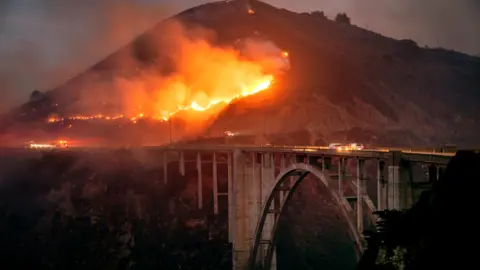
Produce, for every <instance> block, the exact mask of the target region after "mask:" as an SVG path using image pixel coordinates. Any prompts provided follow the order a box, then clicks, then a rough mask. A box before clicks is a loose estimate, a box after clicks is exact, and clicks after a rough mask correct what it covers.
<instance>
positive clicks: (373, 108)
mask: <svg viewBox="0 0 480 270" xmlns="http://www.w3.org/2000/svg"><path fill="white" fill-rule="evenodd" d="M245 2H246V1H241V0H237V1H223V2H218V3H210V4H205V5H202V6H199V7H195V8H192V9H189V10H186V11H184V12H182V13H180V14H178V15H177V16H175V17H174V18H171V19H169V20H173V19H175V20H179V21H181V22H182V24H183V25H185V27H191V26H196V27H198V26H202V27H204V28H207V29H210V30H212V31H213V32H214V33H215V35H216V39H215V42H216V43H217V44H220V45H226V44H234V43H235V42H236V41H237V40H239V39H242V38H245V37H250V36H261V37H262V38H264V39H268V40H270V41H272V42H273V43H274V44H276V45H277V46H278V47H279V48H282V49H283V50H286V51H288V52H289V58H290V59H289V61H290V65H291V68H290V70H289V71H288V72H286V73H285V74H283V75H282V76H278V77H276V78H275V83H274V85H273V86H272V87H271V88H270V89H269V91H265V92H264V93H259V94H258V95H254V96H251V97H248V98H245V99H241V100H239V101H238V102H235V103H233V104H231V105H230V106H228V107H227V108H225V109H224V110H223V111H222V112H221V113H220V114H219V115H218V117H214V118H211V119H210V122H209V123H210V124H209V125H210V126H209V128H208V129H207V133H206V135H209V134H221V133H222V132H223V131H225V130H233V131H238V132H244V131H248V133H251V134H260V133H264V132H267V133H270V134H283V133H291V132H297V131H304V132H305V131H308V133H309V134H310V137H309V140H310V142H311V143H314V142H316V141H318V140H319V139H321V140H323V141H333V140H335V141H342V140H358V141H362V142H364V143H367V144H376V145H386V144H388V145H420V144H421V145H427V144H428V145H435V144H440V143H457V144H459V145H461V146H478V145H476V144H475V143H476V140H477V138H478V136H479V135H480V126H479V123H478V120H477V115H479V113H480V107H479V106H478V104H480V58H478V57H473V56H468V55H465V54H461V53H457V52H453V51H447V50H443V49H430V48H421V47H418V46H417V45H416V43H415V42H414V41H411V40H394V39H391V38H387V37H384V36H381V35H379V34H376V33H373V32H371V31H367V30H365V29H362V28H359V27H356V26H354V25H350V24H347V23H342V22H336V21H333V20H329V19H327V18H325V17H323V16H322V15H321V14H319V13H301V14H299V13H294V12H291V11H288V10H285V9H279V8H276V7H273V6H270V5H268V4H265V3H263V2H260V1H252V2H253V7H252V8H253V10H254V11H255V14H254V15H249V14H248V12H247V8H246V6H245ZM167 21H168V20H167ZM353 23H354V22H353ZM166 24H167V23H166V22H160V23H159V24H158V25H156V26H154V27H153V28H152V29H151V30H149V31H147V32H146V33H144V34H143V35H142V36H140V37H138V38H137V39H136V40H134V41H133V42H132V43H131V44H130V45H128V46H126V47H124V48H122V49H120V50H119V51H117V52H115V53H114V54H112V55H110V56H108V57H107V58H106V59H105V60H103V61H101V62H99V63H98V64H96V65H94V66H93V67H91V68H90V69H89V70H87V71H85V72H84V73H82V74H80V75H78V76H77V77H75V78H73V79H72V80H70V81H68V82H66V83H65V84H63V85H61V86H60V87H58V88H57V89H54V90H52V91H50V92H49V93H47V94H46V96H48V97H49V98H48V99H47V100H49V102H50V103H49V105H45V102H44V100H46V99H42V101H41V102H40V103H42V104H43V105H38V104H39V102H30V103H28V104H26V105H24V106H22V108H19V109H18V110H15V111H14V112H13V113H12V114H11V115H10V116H9V118H10V119H12V118H13V119H15V120H14V121H13V122H18V121H17V118H18V116H19V115H22V117H24V118H25V115H29V116H28V119H29V121H30V120H31V119H32V117H33V118H35V117H36V116H38V119H43V118H45V117H47V116H48V115H49V114H50V113H51V112H52V108H53V107H55V111H56V112H64V111H67V110H74V109H75V108H76V110H79V111H81V110H85V108H84V107H78V108H77V106H76V104H77V103H78V100H79V99H82V97H84V96H85V94H84V93H85V91H87V90H86V89H88V88H89V87H90V86H91V85H93V84H99V83H101V84H104V85H108V87H107V88H109V89H112V91H114V89H115V87H116V82H115V81H114V80H113V79H112V78H113V77H125V78H133V77H135V76H141V74H142V72H143V71H144V70H151V69H152V67H153V68H155V70H157V71H158V72H163V73H168V72H171V71H172V70H174V69H175V64H174V63H173V61H172V57H174V56H173V54H172V53H171V52H170V51H169V50H168V49H164V48H163V50H160V49H159V48H158V47H155V46H153V45H152V44H151V43H150V42H149V40H150V39H151V38H152V36H155V37H158V36H159V35H160V36H161V38H162V39H165V40H168V38H169V32H168V29H166V26H165V25H166ZM170 34H171V33H170ZM132 55H133V56H134V58H135V63H136V64H135V65H132V62H131V61H124V59H125V58H127V57H130V56H132ZM114 96H115V94H114V93H113V92H106V93H102V94H100V93H95V95H94V96H93V98H92V96H91V95H89V99H88V100H89V102H88V104H89V108H88V109H89V110H91V109H92V108H93V107H95V106H97V104H96V103H102V102H103V103H105V102H104V100H105V97H107V98H108V99H109V102H112V104H115V99H114V98H111V97H114ZM51 100H55V102H53V101H51ZM52 104H53V105H52ZM39 106H40V107H42V106H43V110H44V112H43V113H39V111H40V110H39V109H38V108H37V107H39ZM112 106H114V105H112ZM32 108H34V109H35V110H34V111H35V113H34V114H35V116H32V113H31V111H32ZM10 122H12V121H10ZM163 126H164V125H163ZM187 126H188V125H187Z"/></svg>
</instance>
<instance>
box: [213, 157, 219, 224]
mask: <svg viewBox="0 0 480 270" xmlns="http://www.w3.org/2000/svg"><path fill="white" fill-rule="evenodd" d="M212 174H213V179H212V181H213V187H212V191H213V214H215V215H217V214H218V179H217V154H216V153H215V152H213V156H212Z"/></svg>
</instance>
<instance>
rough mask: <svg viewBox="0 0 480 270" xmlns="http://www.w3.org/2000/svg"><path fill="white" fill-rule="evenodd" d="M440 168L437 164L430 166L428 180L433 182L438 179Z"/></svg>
mask: <svg viewBox="0 0 480 270" xmlns="http://www.w3.org/2000/svg"><path fill="white" fill-rule="evenodd" d="M438 169H439V167H437V166H435V165H429V166H428V182H430V183H433V182H435V181H437V180H438V176H439V175H438Z"/></svg>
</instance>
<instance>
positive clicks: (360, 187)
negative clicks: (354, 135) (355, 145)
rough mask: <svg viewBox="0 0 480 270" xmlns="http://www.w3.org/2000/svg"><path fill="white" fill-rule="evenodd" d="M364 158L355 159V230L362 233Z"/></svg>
mask: <svg viewBox="0 0 480 270" xmlns="http://www.w3.org/2000/svg"><path fill="white" fill-rule="evenodd" d="M364 186H365V160H363V159H357V230H358V232H360V233H363V196H364V192H365V187H364Z"/></svg>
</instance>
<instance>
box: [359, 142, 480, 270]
mask: <svg viewBox="0 0 480 270" xmlns="http://www.w3.org/2000/svg"><path fill="white" fill-rule="evenodd" d="M479 166H480V154H476V153H474V152H471V151H459V152H458V153H457V154H456V155H455V157H453V158H452V160H451V161H450V162H449V164H448V166H447V168H446V170H445V173H444V174H443V175H441V176H440V179H439V180H438V181H437V182H435V183H434V184H433V186H432V188H431V189H430V190H428V191H425V192H423V193H422V195H421V197H420V200H419V201H418V202H417V203H416V204H415V205H414V206H412V207H411V208H410V209H408V210H407V211H404V212H399V211H382V212H378V213H377V215H378V217H379V222H378V224H377V229H376V231H370V232H366V233H365V236H366V239H367V250H366V251H365V253H364V254H363V256H362V258H361V260H360V262H359V264H358V267H357V269H359V270H360V269H369V270H372V269H378V270H380V269H405V270H417V269H436V268H441V267H442V266H445V265H452V266H455V267H456V268H459V269H467V268H468V267H469V265H473V264H474V263H475V260H476V257H477V256H478V255H475V251H476V250H477V249H476V247H475V245H476V243H475V242H472V241H470V242H469V240H468V239H472V240H473V239H478V236H479V233H478V227H479V226H480V224H479V222H478V219H476V218H475V214H473V213H476V212H478V208H477V203H476V198H477V195H476V192H477V191H478V189H479V188H480V187H479V186H480V183H479V181H478V180H479V179H480V172H479V171H478V167H479ZM474 250H475V251H474Z"/></svg>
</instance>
